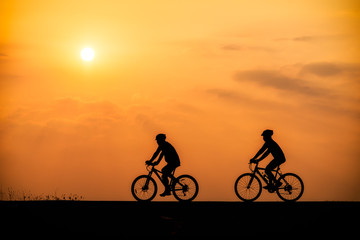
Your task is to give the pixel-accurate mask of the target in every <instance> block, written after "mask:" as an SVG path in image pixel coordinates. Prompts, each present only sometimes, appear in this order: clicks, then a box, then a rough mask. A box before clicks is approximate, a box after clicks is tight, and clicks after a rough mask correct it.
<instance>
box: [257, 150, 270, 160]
mask: <svg viewBox="0 0 360 240" xmlns="http://www.w3.org/2000/svg"><path fill="white" fill-rule="evenodd" d="M269 154H270V150H269V149H268V150H267V151H266V152H264V154H263V155H262V156H261V157H260V158H259V159H258V161H259V162H260V161H261V160H263V159H264V158H266V157H267V156H268V155H269Z"/></svg>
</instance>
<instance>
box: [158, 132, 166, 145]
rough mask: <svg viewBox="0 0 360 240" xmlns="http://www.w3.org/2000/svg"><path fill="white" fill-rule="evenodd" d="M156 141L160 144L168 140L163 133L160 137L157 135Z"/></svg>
mask: <svg viewBox="0 0 360 240" xmlns="http://www.w3.org/2000/svg"><path fill="white" fill-rule="evenodd" d="M155 139H156V141H157V142H158V143H159V142H165V139H166V135H165V134H163V133H160V134H158V135H156V138H155Z"/></svg>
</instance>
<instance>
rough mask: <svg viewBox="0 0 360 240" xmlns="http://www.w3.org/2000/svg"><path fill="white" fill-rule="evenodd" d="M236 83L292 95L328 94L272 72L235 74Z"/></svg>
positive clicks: (297, 79)
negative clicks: (244, 83) (253, 85)
mask: <svg viewBox="0 0 360 240" xmlns="http://www.w3.org/2000/svg"><path fill="white" fill-rule="evenodd" d="M235 81H237V82H239V83H243V82H250V83H255V84H257V85H259V86H263V87H268V88H273V89H277V90H282V91H288V92H291V93H298V94H303V95H308V96H318V95H324V94H326V91H325V90H324V89H321V88H318V87H314V86H311V85H310V84H309V83H308V82H306V81H304V80H302V79H300V78H294V77H288V76H285V75H283V74H282V73H280V72H278V71H271V70H248V71H241V72H237V73H236V74H235Z"/></svg>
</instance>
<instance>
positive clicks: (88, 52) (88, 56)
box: [81, 47, 95, 61]
mask: <svg viewBox="0 0 360 240" xmlns="http://www.w3.org/2000/svg"><path fill="white" fill-rule="evenodd" d="M94 56H95V52H94V50H93V49H92V48H89V47H86V48H83V49H82V50H81V58H82V59H83V60H84V61H91V60H93V59H94Z"/></svg>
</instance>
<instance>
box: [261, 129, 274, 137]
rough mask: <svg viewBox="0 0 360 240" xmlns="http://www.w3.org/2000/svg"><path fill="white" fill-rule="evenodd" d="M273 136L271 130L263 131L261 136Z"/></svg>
mask: <svg viewBox="0 0 360 240" xmlns="http://www.w3.org/2000/svg"><path fill="white" fill-rule="evenodd" d="M273 134H274V132H273V130H269V129H266V130H265V131H263V133H262V134H261V136H265V137H266V136H269V137H271V136H272V135H273Z"/></svg>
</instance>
